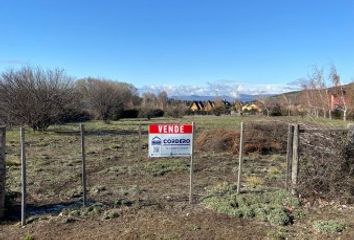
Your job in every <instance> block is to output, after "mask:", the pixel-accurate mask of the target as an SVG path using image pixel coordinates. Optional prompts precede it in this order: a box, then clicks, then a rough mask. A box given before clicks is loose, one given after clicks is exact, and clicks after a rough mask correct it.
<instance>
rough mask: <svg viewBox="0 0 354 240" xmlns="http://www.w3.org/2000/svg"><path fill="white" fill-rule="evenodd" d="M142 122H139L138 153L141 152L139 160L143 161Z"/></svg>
mask: <svg viewBox="0 0 354 240" xmlns="http://www.w3.org/2000/svg"><path fill="white" fill-rule="evenodd" d="M141 134H142V133H141V123H140V122H139V142H138V147H139V148H138V154H139V161H141Z"/></svg>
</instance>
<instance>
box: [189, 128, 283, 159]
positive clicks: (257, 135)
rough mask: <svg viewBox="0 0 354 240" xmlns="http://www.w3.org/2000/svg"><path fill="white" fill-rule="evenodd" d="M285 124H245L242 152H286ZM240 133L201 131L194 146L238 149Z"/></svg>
mask: <svg viewBox="0 0 354 240" xmlns="http://www.w3.org/2000/svg"><path fill="white" fill-rule="evenodd" d="M286 131H287V130H286V126H285V125H282V124H278V125H267V124H264V126H263V125H262V124H252V123H249V124H248V125H247V129H245V133H244V138H245V141H244V153H245V154H249V153H259V154H268V153H277V154H280V153H284V152H286V137H284V136H286ZM239 144H240V133H239V132H236V131H229V130H224V129H214V130H210V131H203V132H201V133H200V134H199V136H198V137H197V139H196V147H197V148H198V149H199V150H202V151H214V152H222V151H228V152H232V153H234V154H237V153H238V151H239Z"/></svg>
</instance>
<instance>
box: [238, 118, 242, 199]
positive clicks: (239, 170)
mask: <svg viewBox="0 0 354 240" xmlns="http://www.w3.org/2000/svg"><path fill="white" fill-rule="evenodd" d="M238 155H239V158H238V175H237V194H239V193H240V189H241V173H242V161H243V122H241V128H240V150H239V154H238Z"/></svg>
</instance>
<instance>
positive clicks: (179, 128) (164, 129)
mask: <svg viewBox="0 0 354 240" xmlns="http://www.w3.org/2000/svg"><path fill="white" fill-rule="evenodd" d="M149 133H155V134H191V133H193V127H192V124H151V125H149Z"/></svg>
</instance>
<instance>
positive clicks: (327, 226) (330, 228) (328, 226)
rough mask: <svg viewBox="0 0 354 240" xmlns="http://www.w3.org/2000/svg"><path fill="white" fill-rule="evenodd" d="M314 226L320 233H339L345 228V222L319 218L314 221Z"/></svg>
mask: <svg viewBox="0 0 354 240" xmlns="http://www.w3.org/2000/svg"><path fill="white" fill-rule="evenodd" d="M313 227H314V229H315V230H316V231H318V232H320V233H326V234H328V233H337V232H342V231H343V230H344V229H345V224H343V223H341V222H338V221H336V220H327V221H326V220H319V221H316V222H314V224H313Z"/></svg>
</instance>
